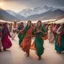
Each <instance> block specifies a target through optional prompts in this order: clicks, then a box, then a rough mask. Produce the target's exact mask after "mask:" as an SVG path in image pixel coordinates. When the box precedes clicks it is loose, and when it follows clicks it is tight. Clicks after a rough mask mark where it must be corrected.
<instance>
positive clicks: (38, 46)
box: [33, 20, 47, 60]
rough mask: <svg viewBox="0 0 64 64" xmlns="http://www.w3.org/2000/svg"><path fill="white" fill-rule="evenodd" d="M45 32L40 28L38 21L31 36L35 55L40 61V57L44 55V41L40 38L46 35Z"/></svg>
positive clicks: (40, 24)
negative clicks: (33, 39) (33, 36)
mask: <svg viewBox="0 0 64 64" xmlns="http://www.w3.org/2000/svg"><path fill="white" fill-rule="evenodd" d="M46 33H47V31H46V29H45V28H44V27H42V22H41V21H40V20H39V21H38V22H37V26H36V27H35V29H34V31H33V34H34V35H35V37H36V38H35V48H36V53H37V55H38V57H39V60H40V59H41V55H42V54H43V53H44V47H43V44H44V40H43V39H42V36H44V34H46Z"/></svg>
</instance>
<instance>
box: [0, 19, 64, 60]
mask: <svg viewBox="0 0 64 64" xmlns="http://www.w3.org/2000/svg"><path fill="white" fill-rule="evenodd" d="M16 34H18V38H19V46H20V48H21V49H22V50H23V51H24V52H26V54H27V57H29V56H30V49H32V50H36V54H37V56H38V59H39V60H40V59H41V55H42V54H43V53H44V46H43V44H44V40H49V42H50V43H54V44H55V46H54V47H55V50H56V51H57V53H62V52H63V51H64V24H63V23H62V24H61V23H60V24H47V23H42V22H41V21H40V20H39V21H37V23H32V22H31V21H30V20H29V21H28V22H27V24H26V26H25V25H24V23H23V22H21V23H19V24H18V23H17V22H15V21H14V23H13V24H12V23H10V24H8V23H0V52H1V51H2V47H3V51H6V50H7V49H8V48H10V47H11V46H12V42H11V40H10V38H11V39H12V40H14V38H15V37H16ZM33 37H35V40H34V42H33V43H32V45H31V41H32V38H33Z"/></svg>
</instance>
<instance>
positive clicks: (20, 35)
mask: <svg viewBox="0 0 64 64" xmlns="http://www.w3.org/2000/svg"><path fill="white" fill-rule="evenodd" d="M23 29H24V26H21V27H19V31H20V30H23ZM23 37H24V34H23V33H19V34H18V38H19V45H20V44H21V42H22V38H23Z"/></svg>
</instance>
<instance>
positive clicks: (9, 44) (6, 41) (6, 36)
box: [2, 27, 12, 49]
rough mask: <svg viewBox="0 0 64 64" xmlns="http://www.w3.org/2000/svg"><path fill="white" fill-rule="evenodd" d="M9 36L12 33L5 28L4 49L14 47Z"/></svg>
mask: <svg viewBox="0 0 64 64" xmlns="http://www.w3.org/2000/svg"><path fill="white" fill-rule="evenodd" d="M9 36H10V33H9V30H8V28H7V27H4V28H3V30H2V46H3V48H4V49H8V48H10V47H11V46H12V43H11V41H10V39H9Z"/></svg>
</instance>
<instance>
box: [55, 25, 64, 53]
mask: <svg viewBox="0 0 64 64" xmlns="http://www.w3.org/2000/svg"><path fill="white" fill-rule="evenodd" d="M55 50H56V51H57V52H58V53H61V52H62V51H64V24H63V25H61V26H60V27H59V28H58V29H57V31H56V39H55Z"/></svg>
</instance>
